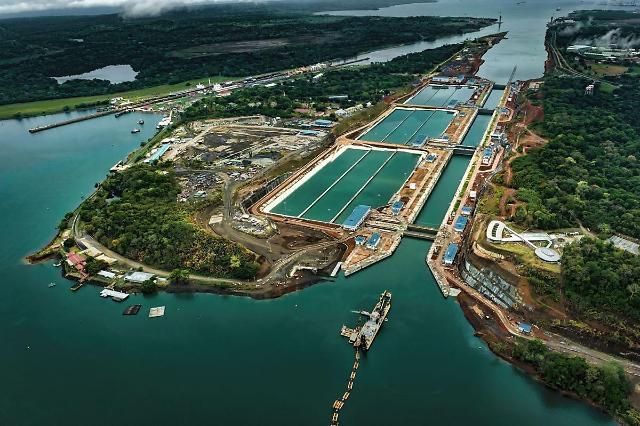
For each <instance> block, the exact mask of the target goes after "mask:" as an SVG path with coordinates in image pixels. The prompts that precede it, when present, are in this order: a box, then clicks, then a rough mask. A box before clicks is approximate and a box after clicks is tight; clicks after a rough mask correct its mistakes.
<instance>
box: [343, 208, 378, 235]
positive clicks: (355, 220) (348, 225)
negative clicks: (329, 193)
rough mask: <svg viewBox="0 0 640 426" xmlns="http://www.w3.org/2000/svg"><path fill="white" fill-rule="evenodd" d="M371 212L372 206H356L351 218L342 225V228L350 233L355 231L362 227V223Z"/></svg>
mask: <svg viewBox="0 0 640 426" xmlns="http://www.w3.org/2000/svg"><path fill="white" fill-rule="evenodd" d="M370 212H371V206H365V205H363V204H361V205H359V206H356V208H354V209H353V211H352V212H351V214H350V215H349V217H347V219H346V220H345V221H344V222H343V223H342V227H343V228H344V229H346V230H348V231H355V230H356V229H358V227H359V226H360V225H362V222H364V220H365V219H366V218H367V215H369V213H370Z"/></svg>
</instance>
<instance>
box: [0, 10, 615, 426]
mask: <svg viewBox="0 0 640 426" xmlns="http://www.w3.org/2000/svg"><path fill="white" fill-rule="evenodd" d="M480 4H482V5H483V6H484V7H481V6H480ZM538 4H542V5H545V6H544V8H543V7H536V6H535V5H538ZM557 4H563V2H561V1H560V2H558V1H555V2H547V1H541V2H528V3H525V5H523V6H522V8H521V9H519V10H521V11H522V13H519V12H518V9H517V8H515V6H514V5H513V4H512V3H511V2H506V1H495V2H484V1H483V2H480V1H477V2H475V1H470V2H464V5H463V2H460V1H457V0H450V1H445V2H442V3H439V4H435V5H407V6H402V7H401V6H398V7H397V8H389V9H390V10H393V11H394V13H395V14H397V15H398V16H404V15H408V14H413V15H418V14H426V13H434V11H436V10H438V11H439V12H440V14H449V15H474V16H495V15H496V14H497V11H499V10H500V9H502V12H503V16H504V17H505V21H508V22H509V24H505V25H513V27H512V28H511V29H512V30H513V31H514V34H512V35H511V36H510V41H512V40H520V39H521V37H525V34H524V31H525V28H526V27H523V29H522V30H523V31H522V32H520V34H521V36H518V35H517V34H515V32H517V31H519V26H518V25H516V24H515V23H516V22H521V23H522V25H524V23H528V24H527V25H529V27H528V28H531V31H533V32H532V33H531V34H530V35H529V37H530V38H531V39H532V40H531V42H526V43H525V42H524V41H523V42H519V43H515V44H513V43H512V44H507V42H503V43H502V44H501V45H500V46H499V47H498V48H496V49H494V50H495V51H494V50H492V51H491V53H490V54H489V55H490V57H487V60H488V63H487V64H486V65H485V66H484V67H483V72H484V73H485V74H484V75H485V76H487V77H489V78H492V77H494V78H498V79H499V78H502V77H503V76H504V75H505V72H506V74H509V73H510V69H511V68H512V67H513V64H514V63H518V69H519V70H520V71H519V74H518V77H519V78H525V77H527V76H531V75H533V74H536V73H540V72H541V71H542V64H541V58H542V56H541V55H542V54H541V53H540V52H541V51H542V49H543V48H542V45H541V44H538V42H540V43H541V41H542V39H541V37H542V34H543V33H544V22H545V21H546V19H548V16H549V15H550V13H548V9H549V8H551V7H553V8H555V7H556V5H557ZM491 5H493V6H491ZM463 6H464V7H463ZM545 8H546V9H545ZM383 12H384V13H388V12H385V11H383ZM463 12H464V13H463ZM403 14H404V15H403ZM518 20H519V21H518ZM510 51H511V52H514V51H516V53H517V54H513V53H512V54H511V55H509V54H508V52H510ZM529 55H533V56H534V58H529V57H528V56H529ZM500 58H502V60H500ZM490 59H491V61H490ZM496 60H499V62H498V63H492V61H496ZM505 70H507V71H505ZM64 118H68V115H58V116H49V117H45V118H36V119H29V120H23V121H17V120H11V121H0V149H1V150H2V151H1V152H2V154H0V217H2V218H3V220H2V221H1V222H0V235H2V244H1V245H0V277H1V278H2V280H1V282H0V285H2V290H3V294H2V297H0V324H2V326H0V335H1V336H2V345H0V377H1V378H2V380H0V424H1V425H75V424H88V425H105V426H106V425H114V424H156V425H175V424H194V425H198V424H208V425H210V424H217V425H276V424H277V425H292V426H294V425H295V426H300V425H326V424H328V423H329V420H330V413H331V410H330V407H331V404H332V403H333V400H334V399H335V398H336V397H338V396H339V395H341V393H342V392H343V390H344V386H345V383H346V379H347V376H348V374H349V372H350V368H351V364H352V362H353V351H352V349H351V348H350V347H349V346H348V345H347V343H346V342H345V341H343V340H342V338H341V337H340V336H339V335H338V330H339V328H340V326H341V325H342V324H349V325H352V324H354V323H355V321H356V317H355V316H354V314H352V313H350V311H351V310H353V309H368V308H370V307H371V306H372V305H373V304H374V303H375V300H376V297H377V295H378V294H379V293H380V292H381V291H382V290H384V289H389V290H391V291H392V292H393V299H394V301H393V308H392V311H391V314H390V320H389V322H388V323H387V324H386V325H385V328H384V329H383V330H382V332H381V335H380V336H379V338H378V339H377V340H376V343H375V345H374V347H373V350H372V351H371V353H369V354H368V355H367V357H366V358H365V359H364V360H362V361H361V363H362V366H361V368H360V369H359V371H358V377H357V380H356V383H355V386H354V392H353V393H352V395H351V397H350V399H349V401H348V403H347V405H346V408H345V409H344V410H343V411H342V414H341V418H340V419H341V421H342V424H345V425H365V424H366V425H389V424H396V425H468V424H473V425H476V426H483V425H491V426H502V425H504V426H512V425H516V424H517V425H524V426H529V425H530V426H538V425H545V426H556V425H557V426H566V425H580V426H583V425H585V426H592V425H613V424H614V422H613V421H612V420H611V419H609V418H607V417H605V416H603V415H601V414H600V413H599V412H597V411H596V410H594V409H592V408H590V407H588V406H587V405H586V404H584V403H582V402H578V401H573V400H570V399H566V398H563V397H560V396H558V395H557V394H556V393H553V392H550V391H548V390H546V389H545V388H544V387H542V386H540V385H539V384H537V383H535V382H534V381H533V380H531V379H529V378H528V377H526V376H524V375H523V374H521V373H519V372H518V370H516V369H515V368H513V367H511V366H510V365H508V364H507V363H505V362H503V361H501V360H499V359H498V358H496V357H495V356H493V355H492V354H491V353H490V352H489V350H488V349H487V348H486V346H485V345H484V344H483V343H482V342H481V341H480V340H479V339H477V338H475V337H474V336H473V329H472V328H471V326H470V325H469V324H468V323H467V322H466V320H465V318H464V316H463V315H462V313H461V312H460V309H459V308H458V306H457V305H456V303H455V301H454V300H452V299H449V300H443V299H442V297H441V296H440V294H439V292H438V290H437V287H436V286H435V283H434V281H433V278H432V276H431V275H430V273H429V272H428V270H427V268H426V266H425V264H424V257H425V253H426V252H427V250H428V248H429V246H428V244H427V243H425V242H423V241H418V240H412V239H405V240H404V241H403V242H402V244H401V245H400V247H399V248H398V251H397V252H396V254H395V255H394V256H392V257H391V258H389V259H387V260H386V261H384V262H382V263H380V264H377V265H374V266H372V267H370V268H368V269H366V270H364V271H362V272H360V273H357V274H356V275H354V276H352V277H349V278H344V277H340V278H338V279H337V280H336V281H335V282H333V283H324V284H319V285H316V286H313V287H311V288H308V289H306V290H304V291H301V292H297V293H294V294H290V295H287V296H285V297H282V298H280V299H276V300H269V301H253V300H250V299H247V298H236V297H220V296H212V295H193V296H173V295H167V294H158V295H155V296H152V297H142V296H134V297H132V298H131V299H130V303H142V304H143V309H142V311H141V314H140V315H139V316H137V317H124V316H122V315H121V312H122V309H123V308H124V305H122V304H116V303H113V302H111V301H107V300H104V299H101V298H100V297H99V296H98V289H97V288H95V287H91V286H86V287H84V288H83V289H81V290H80V291H78V292H77V293H71V292H70V291H69V290H68V287H69V286H70V285H71V283H70V282H68V281H65V280H63V279H61V278H60V275H59V271H58V270H57V269H56V268H54V267H53V266H52V265H51V263H47V264H40V265H35V266H29V265H25V264H24V263H23V260H22V259H23V256H25V255H26V254H28V253H30V252H32V251H33V250H35V249H37V248H38V247H40V246H41V245H43V244H44V243H46V242H47V241H48V240H49V239H50V238H51V237H52V236H53V234H54V227H55V226H56V224H57V223H58V222H59V220H60V218H61V217H62V216H63V215H64V213H66V212H67V211H70V210H72V209H73V208H74V207H76V206H77V204H78V203H79V202H80V201H81V197H82V196H83V195H86V194H89V193H90V192H91V191H92V189H93V185H94V183H95V182H98V181H100V180H101V179H103V178H104V176H105V174H106V173H107V171H108V169H109V167H110V166H111V165H113V164H114V163H115V162H116V161H118V160H120V159H121V158H123V157H125V156H126V154H127V153H128V152H130V151H131V150H133V149H134V148H135V147H136V146H138V144H139V143H140V142H141V141H142V140H145V139H146V138H148V137H150V136H151V135H152V133H153V129H152V128H153V127H154V126H153V124H155V119H151V118H150V117H149V116H145V117H144V118H145V120H146V121H147V122H148V123H150V124H147V125H145V126H143V129H142V132H141V133H140V134H137V135H132V134H130V133H129V132H130V129H132V128H133V127H137V126H136V124H135V123H136V122H137V120H138V119H139V118H141V117H140V116H138V115H135V114H130V115H126V116H123V117H121V118H120V119H118V120H116V119H115V118H114V117H103V118H100V119H97V120H92V121H88V122H82V123H78V124H75V125H72V126H67V127H62V128H58V129H54V130H51V131H47V132H43V133H39V134H35V135H30V134H29V133H27V129H28V128H30V127H34V126H36V125H41V124H44V123H48V122H53V121H57V120H61V119H64ZM151 123H153V124H151ZM467 162H468V158H464V157H455V158H453V159H452V162H451V163H450V165H449V168H448V169H447V171H446V172H445V174H444V175H443V178H442V179H441V182H440V183H439V184H438V185H437V187H436V189H435V192H434V194H433V195H432V196H431V197H430V199H429V201H428V203H427V206H426V207H425V209H424V210H423V212H422V213H421V215H420V216H419V218H418V222H419V223H423V224H430V225H436V226H437V225H438V224H439V223H440V221H441V220H442V217H443V215H444V214H445V212H446V210H447V205H448V203H449V201H450V200H451V197H452V196H453V194H454V193H455V190H456V188H457V186H458V183H459V181H460V178H461V176H462V175H463V173H464V170H465V168H466V166H467ZM52 281H55V282H57V283H58V286H57V287H54V288H48V287H47V286H48V284H49V283H50V282H52ZM159 305H166V307H167V311H166V316H165V317H163V318H159V319H154V320H151V319H148V318H147V317H146V313H147V312H148V308H149V307H151V306H159Z"/></svg>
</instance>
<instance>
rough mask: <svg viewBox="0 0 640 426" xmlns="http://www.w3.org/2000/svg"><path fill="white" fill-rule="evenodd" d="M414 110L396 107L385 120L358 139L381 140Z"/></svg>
mask: <svg viewBox="0 0 640 426" xmlns="http://www.w3.org/2000/svg"><path fill="white" fill-rule="evenodd" d="M412 112H413V111H412V110H410V109H395V110H393V112H392V113H391V114H389V115H388V116H386V117H385V118H384V120H382V121H381V122H380V123H378V124H377V125H375V126H374V127H373V128H371V129H370V130H369V131H368V132H367V133H365V134H364V135H362V136H360V137H359V138H358V139H362V140H365V141H372V142H381V141H383V140H384V139H385V138H386V137H387V136H388V135H389V133H391V132H392V131H393V129H395V128H397V127H398V126H400V125H401V124H402V122H403V121H405V120H406V118H407V117H408V116H410V115H411V113H412Z"/></svg>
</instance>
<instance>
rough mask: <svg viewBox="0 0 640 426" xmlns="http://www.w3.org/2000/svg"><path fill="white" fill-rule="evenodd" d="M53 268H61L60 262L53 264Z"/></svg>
mask: <svg viewBox="0 0 640 426" xmlns="http://www.w3.org/2000/svg"><path fill="white" fill-rule="evenodd" d="M53 266H55V267H56V268H59V267H60V266H62V262H56V263H54V264H53Z"/></svg>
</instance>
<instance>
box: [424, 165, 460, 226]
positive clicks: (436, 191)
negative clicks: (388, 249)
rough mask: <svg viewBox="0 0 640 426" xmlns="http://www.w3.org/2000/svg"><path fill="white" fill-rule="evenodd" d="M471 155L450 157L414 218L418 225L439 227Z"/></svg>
mask: <svg viewBox="0 0 640 426" xmlns="http://www.w3.org/2000/svg"><path fill="white" fill-rule="evenodd" d="M469 161H471V157H469V156H466V155H454V156H453V157H451V160H450V161H449V164H448V165H447V168H446V169H445V170H444V172H443V173H442V175H441V176H440V179H439V180H438V183H436V186H435V187H434V188H433V191H432V192H431V195H429V198H428V199H427V202H426V203H425V205H424V207H423V208H422V211H421V212H420V214H419V215H418V217H417V218H416V223H417V224H418V225H424V226H430V227H432V228H439V227H440V225H441V224H442V219H443V218H444V216H445V214H446V213H447V210H448V209H449V204H450V203H451V200H452V199H453V197H454V196H455V194H456V189H457V188H458V185H459V184H460V181H461V180H462V177H463V176H464V172H465V171H466V170H467V167H468V166H469Z"/></svg>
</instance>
